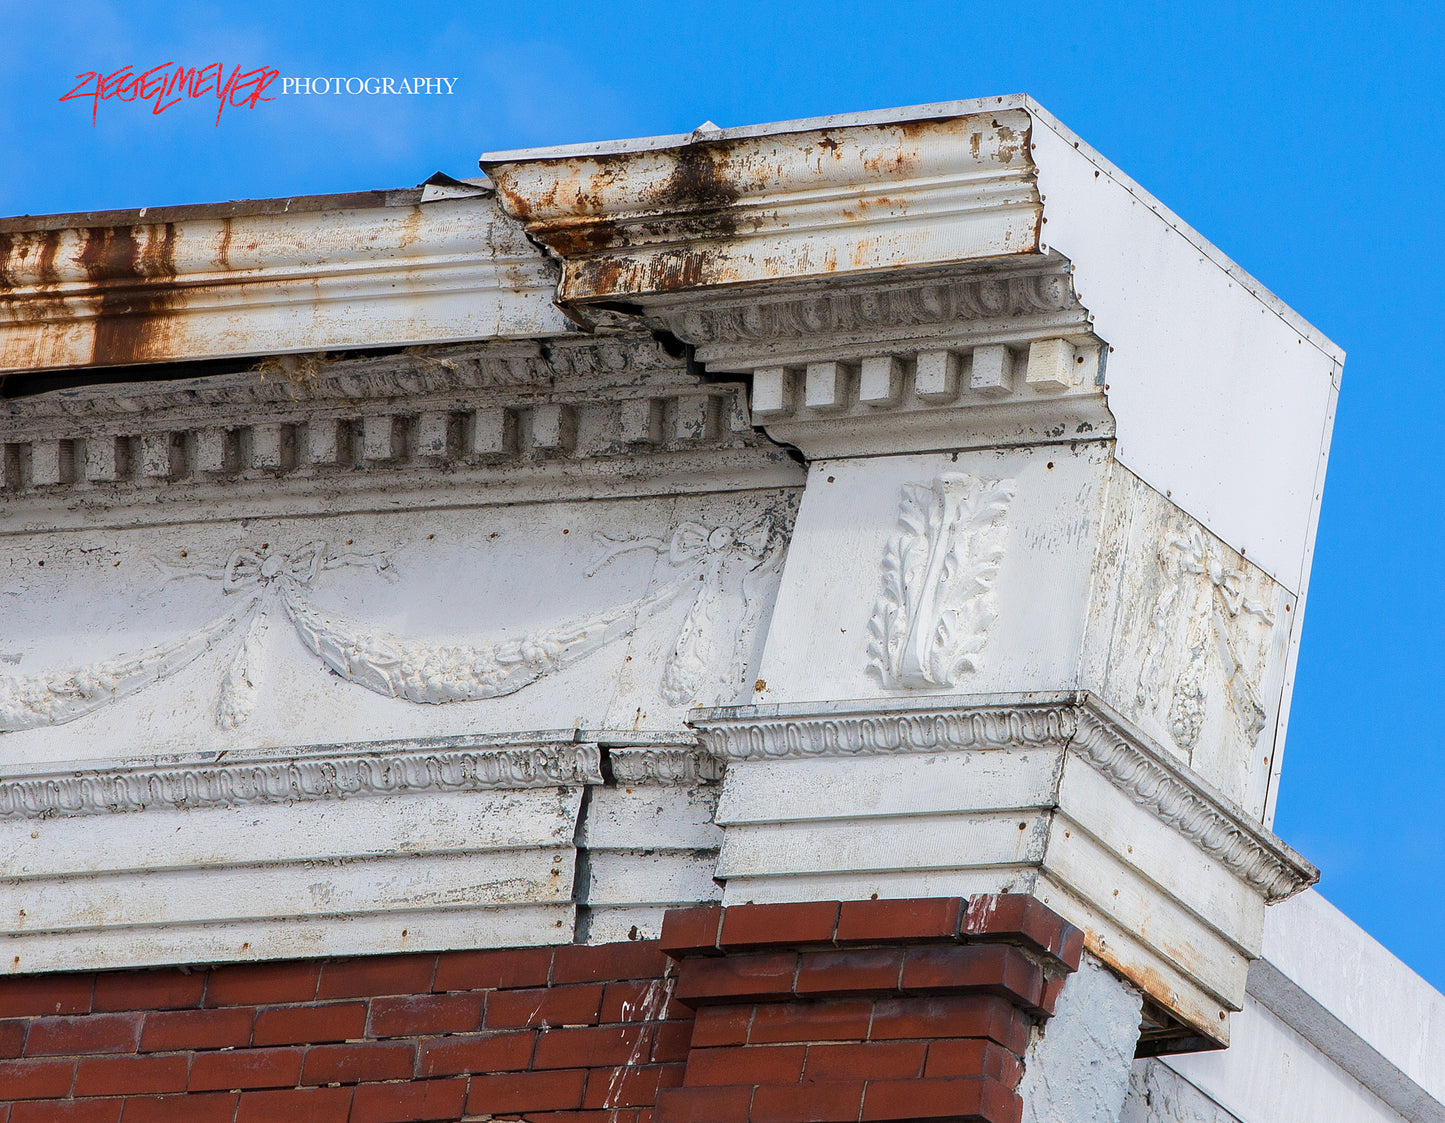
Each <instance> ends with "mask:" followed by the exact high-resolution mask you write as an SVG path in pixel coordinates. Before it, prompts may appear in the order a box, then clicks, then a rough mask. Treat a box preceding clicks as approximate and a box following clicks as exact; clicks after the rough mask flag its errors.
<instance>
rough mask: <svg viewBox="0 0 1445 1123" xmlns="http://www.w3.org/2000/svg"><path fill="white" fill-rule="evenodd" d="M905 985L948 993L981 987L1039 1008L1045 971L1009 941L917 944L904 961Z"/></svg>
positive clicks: (980, 989) (983, 989) (981, 990)
mask: <svg viewBox="0 0 1445 1123" xmlns="http://www.w3.org/2000/svg"><path fill="white" fill-rule="evenodd" d="M903 989H904V990H910V991H926V992H932V993H947V992H950V991H979V992H985V993H989V994H998V995H1002V996H1003V997H1005V998H1010V999H1013V1000H1014V1001H1016V1002H1018V1003H1019V1004H1020V1005H1022V1006H1028V1007H1030V1008H1031V1009H1038V1008H1039V1003H1040V1002H1041V1001H1042V1000H1043V989H1044V973H1043V971H1042V970H1041V969H1040V968H1039V966H1038V964H1036V963H1034V962H1033V961H1032V960H1030V959H1029V958H1028V956H1026V955H1025V954H1024V953H1023V952H1022V951H1020V950H1019V949H1018V948H1016V947H1010V946H1008V945H1006V944H996V945H992V946H990V945H984V946H974V947H958V946H954V947H938V948H914V949H912V950H911V951H909V952H908V956H907V959H906V960H905V961H904V964H903Z"/></svg>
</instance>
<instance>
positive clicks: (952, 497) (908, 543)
mask: <svg viewBox="0 0 1445 1123" xmlns="http://www.w3.org/2000/svg"><path fill="white" fill-rule="evenodd" d="M1015 490H1016V483H1015V481H1013V480H981V479H978V478H976V477H974V476H970V475H967V474H964V473H950V474H944V475H940V476H937V477H935V478H934V480H933V482H932V483H930V484H905V485H904V486H903V489H902V493H901V496H900V501H899V510H898V522H899V527H900V529H899V531H898V533H897V534H895V535H894V537H893V538H892V539H891V540H890V541H889V543H888V546H887V548H886V549H885V551H884V554H883V565H882V583H883V595H882V596H880V597H879V598H878V601H877V604H876V605H875V606H874V609H873V616H872V619H870V620H869V622H868V632H869V636H870V639H869V643H868V654H869V656H870V666H869V669H870V670H872V671H874V672H875V673H877V674H878V676H879V678H880V679H882V681H883V684H884V685H885V686H890V687H901V688H908V689H926V688H928V687H940V686H941V687H951V686H954V685H955V684H956V683H957V681H958V677H959V675H960V674H962V673H963V672H964V671H976V670H978V661H979V653H980V652H981V651H982V650H983V647H984V645H985V644H986V643H987V642H988V629H989V626H990V625H991V624H992V623H993V621H994V618H995V617H996V616H997V614H998V613H997V604H996V599H995V595H994V581H995V580H996V579H997V577H998V569H999V564H1000V562H1001V561H1002V560H1003V554H1004V547H1005V546H1006V544H1007V541H1008V523H1007V522H1006V518H1007V515H1008V508H1009V504H1010V502H1012V500H1013V497H1014V492H1015Z"/></svg>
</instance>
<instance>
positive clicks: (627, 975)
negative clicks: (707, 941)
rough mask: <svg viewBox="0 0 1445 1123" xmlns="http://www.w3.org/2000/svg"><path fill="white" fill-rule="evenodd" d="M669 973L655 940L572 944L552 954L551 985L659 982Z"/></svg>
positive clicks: (665, 960) (664, 958)
mask: <svg viewBox="0 0 1445 1123" xmlns="http://www.w3.org/2000/svg"><path fill="white" fill-rule="evenodd" d="M666 970H667V956H665V955H664V954H663V953H662V949H661V948H659V947H658V945H657V941H656V940H638V941H636V942H629V943H625V944H594V945H591V946H588V945H585V944H570V945H568V946H566V947H559V948H557V949H556V950H555V951H554V952H553V953H552V985H553V986H557V985H558V984H559V983H594V982H605V981H607V980H610V979H657V978H661V977H662V974H663V972H664V971H666Z"/></svg>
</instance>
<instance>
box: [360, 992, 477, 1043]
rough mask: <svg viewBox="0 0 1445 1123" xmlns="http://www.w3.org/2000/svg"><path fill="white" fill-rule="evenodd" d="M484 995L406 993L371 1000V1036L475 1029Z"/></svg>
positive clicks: (404, 1035)
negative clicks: (395, 996) (394, 996)
mask: <svg viewBox="0 0 1445 1123" xmlns="http://www.w3.org/2000/svg"><path fill="white" fill-rule="evenodd" d="M486 1001H487V999H486V995H484V994H480V993H476V994H409V995H405V996H402V997H398V998H374V999H372V1000H371V1003H370V1005H371V1027H370V1035H371V1036H372V1037H409V1036H415V1035H420V1034H428V1033H466V1032H469V1031H470V1030H474V1029H479V1028H480V1027H481V1024H482V1007H483V1006H485V1005H486Z"/></svg>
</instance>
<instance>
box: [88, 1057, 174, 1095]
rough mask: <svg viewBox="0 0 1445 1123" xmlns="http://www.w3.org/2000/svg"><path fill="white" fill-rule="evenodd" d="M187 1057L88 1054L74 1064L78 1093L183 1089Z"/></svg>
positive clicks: (102, 1093)
mask: <svg viewBox="0 0 1445 1123" xmlns="http://www.w3.org/2000/svg"><path fill="white" fill-rule="evenodd" d="M188 1067H189V1058H187V1057H89V1058H86V1059H85V1060H82V1061H81V1062H80V1063H79V1064H77V1065H76V1067H75V1092H74V1094H75V1095H77V1096H129V1095H135V1094H141V1095H144V1094H146V1093H149V1092H181V1091H184V1090H185V1087H186V1069H187V1068H188Z"/></svg>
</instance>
